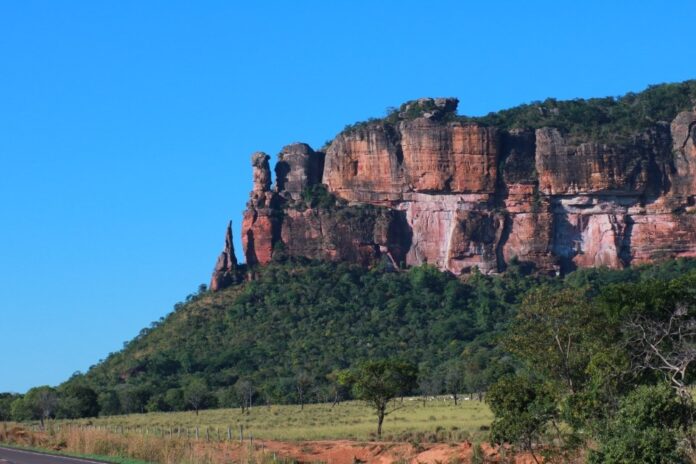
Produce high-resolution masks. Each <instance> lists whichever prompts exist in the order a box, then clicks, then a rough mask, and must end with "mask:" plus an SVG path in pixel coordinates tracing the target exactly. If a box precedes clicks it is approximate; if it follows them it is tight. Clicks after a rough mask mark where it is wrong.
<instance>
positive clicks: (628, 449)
mask: <svg viewBox="0 0 696 464" xmlns="http://www.w3.org/2000/svg"><path fill="white" fill-rule="evenodd" d="M692 414H693V409H692V406H691V404H690V403H689V402H685V401H683V399H682V398H680V397H679V396H678V395H677V393H676V391H675V390H674V389H671V388H670V387H669V385H668V384H667V383H664V384H661V385H650V386H648V385H643V386H639V387H638V388H636V389H635V390H634V391H633V392H631V393H630V394H628V395H627V396H626V397H625V398H624V399H623V400H622V401H621V407H620V408H619V411H618V413H617V415H616V417H615V418H614V420H613V421H612V422H611V423H610V424H609V426H608V427H607V428H606V432H605V433H604V434H603V436H601V441H600V447H599V449H598V450H596V451H592V452H590V457H589V460H588V461H589V462H590V463H592V464H600V463H602V464H624V463H628V462H631V463H633V462H636V463H638V462H645V463H655V464H668V463H670V464H677V463H687V462H691V461H690V460H688V459H687V458H686V455H685V452H684V450H683V448H682V447H681V446H680V436H682V437H683V435H684V432H685V431H686V430H687V429H688V428H689V427H690V425H691V424H692V421H691V417H692Z"/></svg>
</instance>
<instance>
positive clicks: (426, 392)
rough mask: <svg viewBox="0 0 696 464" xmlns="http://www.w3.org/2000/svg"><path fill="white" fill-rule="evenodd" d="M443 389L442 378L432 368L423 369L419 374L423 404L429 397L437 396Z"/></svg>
mask: <svg viewBox="0 0 696 464" xmlns="http://www.w3.org/2000/svg"><path fill="white" fill-rule="evenodd" d="M441 390H442V379H441V378H440V376H439V375H437V374H435V373H434V372H432V371H431V370H428V371H425V370H421V371H420V375H419V376H418V391H419V392H420V394H421V396H422V398H423V406H425V402H426V400H427V399H428V398H430V397H433V396H436V395H437V394H439V393H440V391H441Z"/></svg>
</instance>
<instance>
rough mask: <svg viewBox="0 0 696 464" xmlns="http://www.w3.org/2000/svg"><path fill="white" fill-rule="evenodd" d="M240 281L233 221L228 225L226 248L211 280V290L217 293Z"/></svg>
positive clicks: (216, 264) (219, 257) (218, 260)
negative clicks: (233, 236) (233, 237)
mask: <svg viewBox="0 0 696 464" xmlns="http://www.w3.org/2000/svg"><path fill="white" fill-rule="evenodd" d="M238 280H239V269H238V267H237V256H235V254H234V243H233V242H232V221H230V222H229V223H228V224H227V231H226V232H225V248H224V249H223V250H222V253H220V256H218V259H217V262H216V263H215V269H214V270H213V276H212V277H211V278H210V286H209V288H210V290H211V291H213V292H216V291H218V290H220V289H222V288H225V287H228V286H230V285H232V284H234V283H236V282H237V281H238Z"/></svg>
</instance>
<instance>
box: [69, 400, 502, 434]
mask: <svg viewBox="0 0 696 464" xmlns="http://www.w3.org/2000/svg"><path fill="white" fill-rule="evenodd" d="M398 406H399V407H400V409H398V410H397V411H395V412H393V413H392V414H390V415H388V416H387V418H386V420H385V424H384V435H385V436H384V438H385V439H387V440H391V439H394V440H397V441H402V440H404V439H409V437H416V438H417V439H419V440H420V441H422V440H426V441H432V440H440V441H443V440H444V441H448V440H451V441H460V440H462V439H467V438H471V436H474V435H480V434H481V433H480V431H481V428H482V427H485V426H487V425H489V424H490V422H491V421H492V419H493V416H492V414H491V412H490V410H489V409H488V407H487V406H486V405H485V403H482V402H479V401H462V402H460V404H459V405H457V406H455V405H454V402H453V401H452V400H451V399H447V398H438V399H435V400H431V401H428V402H426V404H425V405H424V404H423V402H422V401H420V400H419V399H415V398H413V399H410V398H407V399H405V400H404V401H403V403H401V404H398ZM63 423H68V424H72V425H95V426H101V427H107V428H112V429H114V428H117V429H119V430H120V428H123V429H124V430H131V431H134V430H136V429H137V430H138V432H140V433H145V431H146V430H147V432H148V433H149V434H159V435H161V434H169V433H170V431H172V432H174V434H178V433H180V434H182V435H188V436H191V437H193V436H194V434H195V428H196V427H198V429H199V436H200V437H201V438H205V433H206V429H207V430H208V433H209V436H210V438H211V440H215V439H217V436H218V434H219V435H220V437H221V438H222V439H225V438H226V435H227V430H228V427H229V428H230V429H231V431H232V435H233V438H238V436H239V429H240V426H242V427H243V428H244V435H245V436H248V435H249V434H250V433H251V434H253V436H254V437H255V438H259V439H265V440H335V439H352V440H369V439H372V438H374V431H375V428H376V417H375V415H374V412H373V411H372V410H371V409H370V408H368V407H367V406H365V405H364V404H363V403H362V402H357V401H351V402H345V403H341V404H339V405H337V406H335V407H333V408H332V407H331V405H329V404H311V405H306V406H305V407H304V410H300V407H299V406H295V405H283V406H270V407H268V406H259V407H255V408H252V410H251V412H249V413H248V414H242V412H241V410H240V409H213V410H207V411H201V412H200V414H199V415H198V416H196V415H195V413H194V412H173V413H149V414H130V415H124V416H111V417H103V418H98V419H89V420H78V421H67V422H63ZM179 430H181V432H179ZM434 436H436V437H435V438H434Z"/></svg>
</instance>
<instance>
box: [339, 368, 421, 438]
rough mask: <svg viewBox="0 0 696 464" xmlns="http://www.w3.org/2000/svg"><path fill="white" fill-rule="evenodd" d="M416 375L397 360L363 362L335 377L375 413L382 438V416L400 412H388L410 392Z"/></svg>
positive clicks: (414, 369)
mask: <svg viewBox="0 0 696 464" xmlns="http://www.w3.org/2000/svg"><path fill="white" fill-rule="evenodd" d="M417 376H418V372H417V369H416V368H415V366H413V365H412V364H409V363H406V362H403V361H397V360H388V359H385V360H375V361H366V362H363V363H361V364H359V365H358V367H356V368H355V369H352V370H347V371H344V372H342V373H341V374H340V375H339V382H340V383H341V384H343V385H350V386H351V387H352V391H353V395H354V396H355V397H356V398H358V399H361V400H363V401H365V402H366V403H367V404H368V405H370V406H372V408H374V410H375V412H376V413H377V436H378V437H380V438H381V437H382V424H383V423H384V417H385V416H387V415H388V414H390V413H392V412H394V411H395V410H397V409H400V406H395V407H393V408H392V409H391V410H390V409H388V407H389V405H390V403H391V402H392V401H393V400H394V399H395V398H397V397H398V396H399V395H402V394H403V393H405V392H408V391H410V390H412V389H413V388H414V386H415V383H416V378H417Z"/></svg>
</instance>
